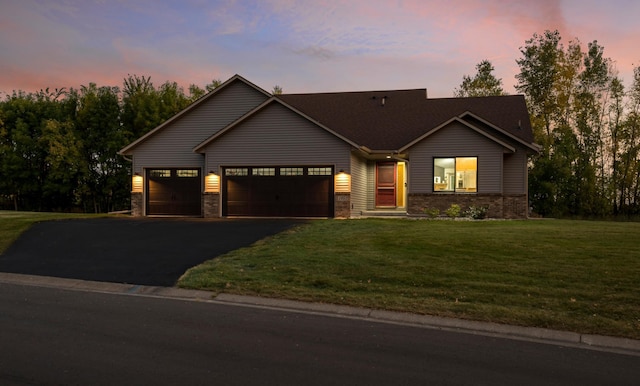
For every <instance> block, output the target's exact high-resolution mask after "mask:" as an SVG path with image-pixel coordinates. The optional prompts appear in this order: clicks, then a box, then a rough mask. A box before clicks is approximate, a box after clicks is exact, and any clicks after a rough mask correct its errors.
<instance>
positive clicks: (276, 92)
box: [271, 84, 282, 95]
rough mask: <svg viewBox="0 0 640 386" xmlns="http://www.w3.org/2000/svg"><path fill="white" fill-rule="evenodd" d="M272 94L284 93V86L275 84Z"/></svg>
mask: <svg viewBox="0 0 640 386" xmlns="http://www.w3.org/2000/svg"><path fill="white" fill-rule="evenodd" d="M271 94H273V95H281V94H282V87H280V86H278V85H277V84H276V85H275V86H273V90H271Z"/></svg>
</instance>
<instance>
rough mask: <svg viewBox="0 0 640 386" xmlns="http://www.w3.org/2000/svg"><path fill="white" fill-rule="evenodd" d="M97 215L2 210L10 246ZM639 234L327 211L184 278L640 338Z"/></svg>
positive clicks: (627, 228) (205, 285)
mask: <svg viewBox="0 0 640 386" xmlns="http://www.w3.org/2000/svg"><path fill="white" fill-rule="evenodd" d="M96 216H104V215H77V214H59V213H31V212H9V211H0V253H2V252H3V251H4V250H5V249H6V248H7V247H8V246H9V245H10V244H11V243H12V242H13V241H14V240H15V239H16V238H17V237H18V236H19V234H20V233H22V232H23V231H24V230H26V229H27V228H28V227H29V226H31V225H32V224H33V223H35V222H39V221H46V220H57V219H63V218H86V217H96ZM639 238H640V223H618V222H587V221H561V220H529V221H451V220H443V221H440V220H390V219H370V220H317V221H312V222H310V223H309V224H306V225H302V226H299V227H296V228H294V229H292V230H290V231H288V232H284V233H281V234H279V235H276V236H274V237H271V238H268V239H266V240H263V241H260V242H258V243H256V244H254V245H253V246H251V247H248V248H244V249H240V250H237V251H234V252H231V253H229V254H227V255H225V256H221V257H219V258H216V259H214V260H211V261H208V262H206V263H204V264H202V265H200V266H198V267H195V268H193V269H191V270H189V271H188V272H187V273H186V274H185V275H184V276H183V277H182V279H181V280H180V282H179V285H180V286H181V287H185V288H198V289H208V290H212V291H213V292H214V293H219V292H227V293H235V294H247V295H261V296H269V297H280V298H288V299H298V300H306V301H319V302H327V303H335V304H348V305H353V306H362V307H370V308H377V309H387V310H397V311H408V312H415V313H423V314H430V315H441V316H451V317H458V318H467V319H474V320H484V321H493V322H499V323H509V324H516V325H524V326H537V327H547V328H554V329H562V330H570V331H577V332H581V333H595V334H603V335H614V336H623V337H629V338H634V339H640V240H638V239H639ZM212 242H215V240H212Z"/></svg>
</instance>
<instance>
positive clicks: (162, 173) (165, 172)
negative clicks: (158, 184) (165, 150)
mask: <svg viewBox="0 0 640 386" xmlns="http://www.w3.org/2000/svg"><path fill="white" fill-rule="evenodd" d="M149 177H171V170H169V169H162V170H160V169H155V170H149Z"/></svg>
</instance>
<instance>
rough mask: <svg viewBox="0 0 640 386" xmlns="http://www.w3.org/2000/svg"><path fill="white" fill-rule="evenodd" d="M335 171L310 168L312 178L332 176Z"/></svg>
mask: <svg viewBox="0 0 640 386" xmlns="http://www.w3.org/2000/svg"><path fill="white" fill-rule="evenodd" d="M332 172H333V170H332V169H331V168H309V170H308V173H309V175H310V176H330V175H332Z"/></svg>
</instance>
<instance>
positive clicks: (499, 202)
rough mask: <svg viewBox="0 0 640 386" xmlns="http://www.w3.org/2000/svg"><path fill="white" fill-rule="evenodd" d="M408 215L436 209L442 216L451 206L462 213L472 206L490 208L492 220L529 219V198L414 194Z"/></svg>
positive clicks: (409, 198) (488, 195) (410, 195)
mask: <svg viewBox="0 0 640 386" xmlns="http://www.w3.org/2000/svg"><path fill="white" fill-rule="evenodd" d="M408 204H409V205H408V206H407V213H408V214H410V215H421V214H424V209H425V208H436V209H438V210H440V214H441V215H444V212H445V211H446V210H447V209H448V208H449V207H450V206H451V204H458V205H460V208H461V209H462V211H465V210H467V209H468V208H469V207H470V206H488V207H489V211H488V213H487V217H490V218H506V219H516V218H527V207H528V202H527V196H526V195H525V194H521V195H506V196H505V195H502V194H429V193H413V194H409V197H408Z"/></svg>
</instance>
